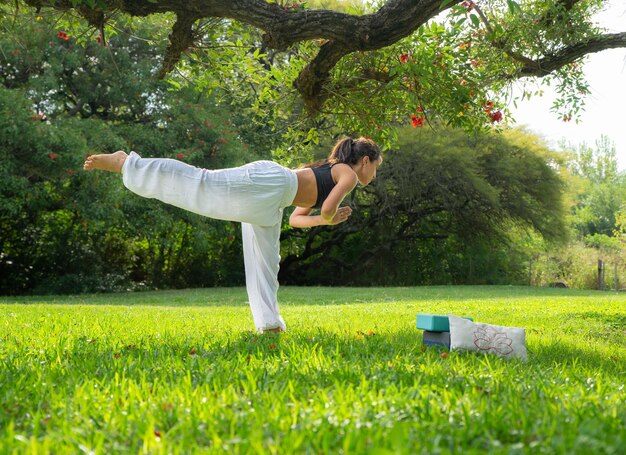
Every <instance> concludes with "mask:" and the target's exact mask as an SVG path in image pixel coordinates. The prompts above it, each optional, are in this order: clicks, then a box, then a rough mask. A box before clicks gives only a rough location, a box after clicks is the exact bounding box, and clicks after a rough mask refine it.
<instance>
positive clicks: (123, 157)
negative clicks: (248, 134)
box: [83, 137, 383, 333]
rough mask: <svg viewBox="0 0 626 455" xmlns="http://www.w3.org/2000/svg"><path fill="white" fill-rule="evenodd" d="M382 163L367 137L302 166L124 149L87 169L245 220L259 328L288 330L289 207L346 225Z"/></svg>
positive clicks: (308, 217)
mask: <svg viewBox="0 0 626 455" xmlns="http://www.w3.org/2000/svg"><path fill="white" fill-rule="evenodd" d="M382 161H383V159H382V155H381V153H380V149H379V148H378V146H377V145H376V144H375V143H374V142H373V141H372V140H370V139H366V138H363V137H361V138H358V139H352V138H346V139H342V140H340V141H338V142H337V143H336V144H335V146H334V147H333V149H332V151H331V153H330V155H329V156H328V158H327V159H326V160H324V161H323V162H318V163H314V164H312V165H310V166H308V167H305V168H300V169H296V170H290V169H287V168H285V167H283V166H281V165H279V164H277V163H274V162H271V161H256V162H253V163H249V164H246V165H244V166H241V167H238V168H231V169H220V170H207V169H200V168H197V167H194V166H190V165H188V164H186V163H183V162H181V161H177V160H172V159H167V158H141V157H140V156H139V155H137V154H136V153H135V152H131V154H130V155H127V154H126V152H123V151H121V150H120V151H117V152H115V153H111V154H102V155H91V156H89V157H88V158H87V160H86V161H85V164H84V166H83V167H84V169H85V170H87V171H91V170H93V169H101V170H105V171H111V172H119V173H121V174H122V178H123V182H124V185H125V186H126V187H127V188H128V189H129V190H131V191H132V192H134V193H136V194H138V195H140V196H143V197H147V198H156V199H158V200H160V201H163V202H166V203H168V204H171V205H174V206H176V207H180V208H183V209H185V210H189V211H191V212H194V213H198V214H200V215H204V216H208V217H210V218H216V219H220V220H228V221H238V222H241V226H242V239H243V253H244V264H245V271H246V289H247V291H248V300H249V302H250V308H251V309H252V316H253V318H254V323H255V325H256V327H257V330H258V331H259V332H261V333H265V332H281V331H284V330H286V328H287V327H286V325H285V321H283V318H282V317H281V316H280V313H279V311H278V301H277V293H278V268H279V263H280V228H281V224H282V215H283V209H284V208H285V207H287V206H290V205H295V206H296V209H295V210H294V211H293V213H292V215H291V216H290V217H289V223H290V224H291V225H292V226H293V227H300V228H304V227H312V226H319V225H335V224H339V223H343V222H344V221H346V220H347V219H348V218H349V217H350V215H351V213H352V209H351V208H350V207H347V206H346V207H340V205H341V202H342V201H343V200H344V198H345V197H346V196H347V195H348V194H349V193H350V192H351V191H352V190H353V189H354V188H355V187H356V185H357V183H361V184H362V185H367V184H369V183H370V182H371V181H372V180H373V179H374V178H376V170H377V169H378V167H379V166H380V165H381V163H382ZM313 209H319V210H320V212H319V215H312V211H313Z"/></svg>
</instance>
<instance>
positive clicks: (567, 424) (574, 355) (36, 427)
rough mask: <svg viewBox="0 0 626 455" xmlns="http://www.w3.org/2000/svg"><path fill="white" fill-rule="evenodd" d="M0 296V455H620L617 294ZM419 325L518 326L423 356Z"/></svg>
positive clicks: (624, 428) (289, 291) (624, 364)
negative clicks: (517, 346)
mask: <svg viewBox="0 0 626 455" xmlns="http://www.w3.org/2000/svg"><path fill="white" fill-rule="evenodd" d="M279 297H280V302H281V311H282V314H283V317H284V318H285V320H286V322H287V325H288V329H289V331H288V332H287V333H285V334H281V335H275V334H271V335H257V334H255V333H254V332H253V331H252V329H253V324H252V317H251V314H250V311H249V309H248V307H247V303H246V294H245V291H244V289H240V288H237V289H203V290H187V291H162V292H150V293H129V294H113V295H89V296H75V297H28V298H10V297H4V298H0V453H2V454H4V453H47V452H51V453H55V454H62V453H81V452H85V453H103V454H111V453H184V454H187V453H197V452H208V453H223V452H229V453H246V454H247V453H263V454H265V453H315V454H329V453H411V454H413V453H428V454H432V453H464V454H465V453H485V452H491V453H549V454H553V453H585V454H589V453H592V454H597V453H616V454H623V453H626V404H625V403H626V390H625V388H624V385H625V384H626V295H625V294H616V293H608V292H580V291H572V290H557V289H536V288H526V287H504V286H502V287H418V288H370V289H364V288H358V289H349V288H281V290H280V294H279ZM417 313H435V314H448V313H454V314H458V315H463V316H471V317H472V318H473V319H474V320H475V321H477V322H487V323H493V324H499V325H513V326H518V327H525V328H526V329H527V331H526V336H527V344H528V351H529V360H528V361H527V362H522V361H519V360H508V361H507V360H503V359H501V358H498V357H493V356H484V355H480V354H473V353H460V352H451V353H450V354H449V355H448V356H447V357H443V356H442V355H441V354H442V351H441V350H439V349H436V348H427V349H425V348H423V347H422V345H421V331H418V330H417V329H416V328H415V316H416V314H417Z"/></svg>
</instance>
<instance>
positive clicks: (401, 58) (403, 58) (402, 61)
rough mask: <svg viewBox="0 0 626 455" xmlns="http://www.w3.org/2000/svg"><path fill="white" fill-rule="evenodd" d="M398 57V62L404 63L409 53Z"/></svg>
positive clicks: (407, 59)
mask: <svg viewBox="0 0 626 455" xmlns="http://www.w3.org/2000/svg"><path fill="white" fill-rule="evenodd" d="M398 58H399V59H400V63H406V62H408V61H409V54H402V55H400V57H398Z"/></svg>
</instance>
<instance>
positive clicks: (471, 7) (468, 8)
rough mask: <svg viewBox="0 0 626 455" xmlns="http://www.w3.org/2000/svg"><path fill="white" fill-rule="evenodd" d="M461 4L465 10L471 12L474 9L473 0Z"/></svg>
mask: <svg viewBox="0 0 626 455" xmlns="http://www.w3.org/2000/svg"><path fill="white" fill-rule="evenodd" d="M461 5H463V6H464V7H465V8H466V9H467V12H468V13H469V12H471V11H472V10H473V9H474V3H473V2H463V3H461Z"/></svg>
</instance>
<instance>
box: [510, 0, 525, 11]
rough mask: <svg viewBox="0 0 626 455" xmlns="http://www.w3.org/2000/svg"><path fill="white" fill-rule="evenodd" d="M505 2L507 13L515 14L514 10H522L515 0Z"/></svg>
mask: <svg viewBox="0 0 626 455" xmlns="http://www.w3.org/2000/svg"><path fill="white" fill-rule="evenodd" d="M506 3H507V5H508V6H509V13H511V14H515V13H516V12H519V11H522V7H521V6H520V5H519V3H517V2H516V1H515V0H506Z"/></svg>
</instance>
